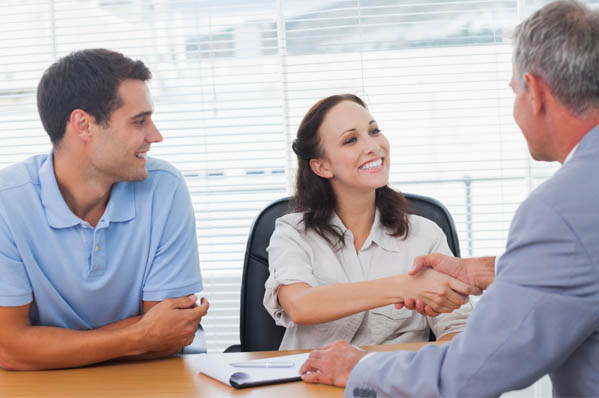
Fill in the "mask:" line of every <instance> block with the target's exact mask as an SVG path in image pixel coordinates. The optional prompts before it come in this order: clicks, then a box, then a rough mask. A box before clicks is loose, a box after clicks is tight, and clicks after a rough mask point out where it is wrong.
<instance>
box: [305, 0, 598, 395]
mask: <svg viewBox="0 0 599 398" xmlns="http://www.w3.org/2000/svg"><path fill="white" fill-rule="evenodd" d="M598 68H599V11H598V10H596V9H594V10H593V9H590V8H589V7H588V6H585V5H584V4H582V3H579V2H575V1H558V2H555V3H551V4H549V5H547V6H545V7H544V8H542V9H541V10H539V11H537V12H536V13H535V14H534V15H532V16H531V17H530V18H528V19H527V20H525V21H524V22H523V23H522V24H520V25H519V26H518V27H517V29H516V32H515V49H514V57H513V77H512V81H511V83H510V85H511V87H512V89H513V90H514V93H515V94H516V98H515V101H514V119H515V120H516V122H517V124H518V125H519V126H520V128H521V130H522V132H523V134H524V137H525V138H526V141H527V142H528V147H529V150H530V153H531V154H532V156H533V158H535V159H537V160H544V161H559V162H560V163H562V164H563V166H562V167H561V168H560V170H559V171H557V172H556V173H555V175H554V176H553V177H552V178H551V179H550V180H548V181H547V182H545V183H544V184H542V185H541V186H539V187H538V188H537V189H536V190H535V191H534V192H533V193H531V195H530V196H529V197H528V198H527V199H526V200H525V201H524V202H523V203H522V204H521V206H520V208H519V209H518V211H517V213H516V215H515V216H514V220H513V222H512V225H511V228H510V232H509V236H508V242H507V247H506V252H505V253H504V254H503V255H502V256H501V258H500V259H499V260H498V263H497V267H496V273H495V264H494V259H493V258H482V259H450V258H447V257H443V256H441V255H429V256H426V257H424V258H420V259H418V260H417V264H416V266H417V267H416V268H420V267H422V266H423V265H426V266H432V267H434V268H435V269H437V270H440V271H442V272H446V273H448V274H450V275H452V276H454V277H457V278H458V279H461V280H462V281H464V282H466V283H470V284H474V285H478V286H479V287H481V288H484V289H487V287H488V290H487V291H486V293H485V294H484V295H483V297H482V298H481V300H480V302H479V303H478V305H477V306H476V308H475V310H474V312H473V314H472V316H471V318H470V320H469V321H468V325H467V327H466V330H465V331H464V332H462V333H460V334H459V335H457V336H456V337H455V338H454V339H453V341H452V342H451V343H450V344H447V345H444V346H427V347H425V348H423V349H421V350H420V351H418V352H405V351H399V352H391V353H376V354H374V353H371V354H368V353H367V352H366V351H363V350H359V349H356V348H354V347H352V346H350V345H349V344H347V343H345V342H336V343H334V344H333V345H331V346H328V347H325V348H324V349H322V350H319V351H315V352H312V353H311V355H310V357H309V359H308V360H307V361H306V363H305V364H304V365H303V367H302V372H303V379H304V381H307V382H315V383H325V384H334V385H338V386H346V390H345V396H346V397H377V396H378V397H381V396H384V397H400V396H407V397H439V396H443V397H481V396H485V397H488V396H499V395H500V394H502V393H503V392H506V391H510V390H514V389H521V388H524V387H526V386H529V385H530V384H532V383H533V382H534V381H536V380H537V379H539V378H540V377H541V376H543V375H545V374H549V375H550V377H551V380H552V383H553V393H554V396H559V397H580V396H585V397H599V175H598V174H599V125H598V124H599V69H598ZM416 271H417V270H414V272H416ZM405 304H406V305H407V306H408V307H409V308H413V307H414V303H413V301H412V300H406V302H405ZM417 307H418V308H419V309H420V310H421V311H426V309H425V308H423V307H422V305H417Z"/></svg>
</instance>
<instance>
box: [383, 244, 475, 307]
mask: <svg viewBox="0 0 599 398" xmlns="http://www.w3.org/2000/svg"><path fill="white" fill-rule="evenodd" d="M435 271H436V272H435ZM408 275H411V276H412V277H414V285H415V287H416V288H417V289H418V290H417V291H418V293H417V294H414V296H412V297H405V298H404V300H403V301H402V302H399V303H396V304H395V308H397V309H401V308H403V307H405V308H407V309H409V310H416V311H417V312H419V313H420V314H422V315H426V316H437V315H439V314H440V313H449V312H452V311H454V310H456V309H458V308H460V307H461V306H462V305H463V304H465V303H466V302H467V301H468V296H479V295H481V294H482V290H481V288H480V287H479V286H477V284H476V283H475V282H474V281H473V280H472V278H471V277H470V276H469V274H468V270H467V267H466V264H465V260H464V259H461V258H456V257H449V256H445V255H443V254H439V253H433V254H429V255H426V256H419V257H416V258H415V259H414V265H413V266H412V269H410V271H409V272H408Z"/></svg>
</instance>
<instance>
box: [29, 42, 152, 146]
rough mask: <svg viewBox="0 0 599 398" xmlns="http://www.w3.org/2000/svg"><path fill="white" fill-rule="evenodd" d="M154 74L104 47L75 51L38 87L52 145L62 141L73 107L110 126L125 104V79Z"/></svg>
mask: <svg viewBox="0 0 599 398" xmlns="http://www.w3.org/2000/svg"><path fill="white" fill-rule="evenodd" d="M151 77H152V73H150V70H149V69H148V68H147V67H146V66H145V65H144V63H143V62H141V61H134V60H132V59H131V58H127V57H125V56H124V55H123V54H121V53H118V52H115V51H110V50H106V49H102V48H96V49H88V50H81V51H75V52H73V53H71V54H69V55H67V56H65V57H62V58H60V59H59V60H58V61H56V62H55V63H54V64H52V65H51V66H50V67H49V68H48V69H46V71H45V72H44V74H43V76H42V78H41V80H40V82H39V84H38V86H37V109H38V112H39V114H40V119H41V120H42V125H43V126H44V129H45V130H46V132H47V133H48V135H49V136H50V140H51V141H52V143H53V144H55V145H56V144H59V143H60V141H61V140H62V137H63V136H64V133H65V129H66V125H67V123H68V121H69V118H70V117H71V112H73V110H74V109H77V108H80V109H83V110H84V111H86V112H87V113H89V114H90V115H92V116H93V117H94V118H95V119H96V123H98V124H101V125H102V126H103V127H107V126H108V123H109V121H110V116H111V115H112V112H114V111H115V110H116V109H118V108H120V107H121V106H122V105H123V103H122V99H121V98H120V96H119V91H118V90H119V85H120V84H121V82H122V81H123V80H127V79H135V80H141V81H144V82H145V81H147V80H150V78H151Z"/></svg>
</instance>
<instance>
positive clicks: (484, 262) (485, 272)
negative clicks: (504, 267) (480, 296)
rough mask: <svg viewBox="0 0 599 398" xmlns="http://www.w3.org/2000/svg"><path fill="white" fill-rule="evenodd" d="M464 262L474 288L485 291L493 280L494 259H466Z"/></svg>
mask: <svg viewBox="0 0 599 398" xmlns="http://www.w3.org/2000/svg"><path fill="white" fill-rule="evenodd" d="M464 261H465V262H466V269H467V272H468V277H469V279H470V281H472V282H473V284H474V286H476V287H479V288H481V289H483V290H485V289H487V288H488V287H489V285H490V284H491V283H492V282H493V280H494V279H495V257H477V258H466V259H464Z"/></svg>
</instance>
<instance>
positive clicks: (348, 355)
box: [300, 340, 368, 387]
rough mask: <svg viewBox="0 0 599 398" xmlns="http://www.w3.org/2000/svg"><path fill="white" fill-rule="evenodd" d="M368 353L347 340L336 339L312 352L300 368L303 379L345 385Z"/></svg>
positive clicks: (307, 381)
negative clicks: (355, 367)
mask: <svg viewBox="0 0 599 398" xmlns="http://www.w3.org/2000/svg"><path fill="white" fill-rule="evenodd" d="M366 354H368V351H365V350H362V349H360V348H356V347H354V346H352V345H351V344H349V343H348V342H347V341H343V340H339V341H336V342H335V343H333V344H330V345H328V346H325V347H323V348H322V349H320V350H314V351H312V352H311V353H310V356H309V357H308V359H307V360H306V362H304V364H303V365H302V367H301V368H300V374H301V375H302V380H303V381H305V382H306V383H320V384H329V385H333V386H337V387H345V385H346V384H347V379H349V374H350V373H351V370H352V369H353V368H354V366H356V364H357V363H358V361H359V360H360V359H361V358H362V357H363V356H364V355H366Z"/></svg>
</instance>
